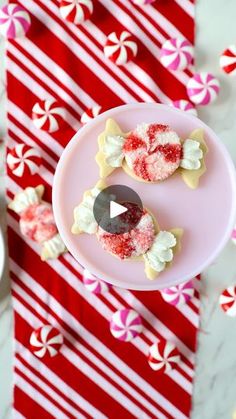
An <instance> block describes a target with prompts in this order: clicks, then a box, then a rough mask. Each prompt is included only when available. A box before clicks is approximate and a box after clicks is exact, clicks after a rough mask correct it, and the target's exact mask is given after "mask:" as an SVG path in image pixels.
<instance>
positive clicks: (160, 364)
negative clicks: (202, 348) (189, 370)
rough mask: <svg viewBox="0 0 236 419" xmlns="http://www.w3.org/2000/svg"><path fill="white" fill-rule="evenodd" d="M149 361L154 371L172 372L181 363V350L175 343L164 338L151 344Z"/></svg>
mask: <svg viewBox="0 0 236 419" xmlns="http://www.w3.org/2000/svg"><path fill="white" fill-rule="evenodd" d="M148 363H149V365H150V367H151V368H152V369H153V370H154V371H158V372H160V373H167V372H170V371H171V370H172V369H174V368H176V367H177V365H178V364H179V363H180V352H179V350H178V349H177V348H176V346H175V345H174V344H173V343H171V342H169V341H166V340H164V339H163V340H161V341H159V342H156V343H154V344H153V345H152V346H150V348H149V354H148Z"/></svg>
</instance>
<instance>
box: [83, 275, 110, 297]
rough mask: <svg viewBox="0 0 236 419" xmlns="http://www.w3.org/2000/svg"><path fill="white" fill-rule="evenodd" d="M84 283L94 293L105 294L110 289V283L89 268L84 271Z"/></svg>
mask: <svg viewBox="0 0 236 419" xmlns="http://www.w3.org/2000/svg"><path fill="white" fill-rule="evenodd" d="M83 283H84V285H85V287H86V289H87V290H88V291H90V292H92V293H93V294H105V293H106V292H108V291H109V289H110V284H108V283H107V282H104V281H102V280H101V279H98V278H96V277H95V276H94V275H92V274H91V273H90V272H89V271H88V270H87V269H84V272H83Z"/></svg>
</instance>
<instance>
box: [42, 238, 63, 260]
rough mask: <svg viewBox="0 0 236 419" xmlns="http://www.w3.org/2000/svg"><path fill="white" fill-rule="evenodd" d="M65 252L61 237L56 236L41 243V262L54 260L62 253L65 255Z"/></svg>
mask: <svg viewBox="0 0 236 419" xmlns="http://www.w3.org/2000/svg"><path fill="white" fill-rule="evenodd" d="M66 250H67V249H66V246H65V245H64V243H63V241H62V238H61V236H60V235H59V234H56V235H55V236H54V237H52V239H50V240H47V241H46V242H44V243H43V249H42V253H41V258H42V260H47V259H56V258H57V257H58V256H60V255H61V254H62V253H65V252H66Z"/></svg>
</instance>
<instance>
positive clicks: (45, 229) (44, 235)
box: [8, 185, 66, 260]
mask: <svg viewBox="0 0 236 419" xmlns="http://www.w3.org/2000/svg"><path fill="white" fill-rule="evenodd" d="M43 193H44V186H43V185H39V186H37V187H36V188H32V187H28V188H26V189H25V190H23V191H22V192H19V193H18V194H16V195H15V197H14V199H13V200H12V201H11V202H10V204H9V205H8V207H9V208H10V209H11V210H13V211H14V212H15V213H17V214H19V216H20V221H19V225H20V231H21V233H22V235H23V236H25V237H27V238H28V239H31V240H33V241H35V242H36V243H39V244H41V245H42V251H41V259H42V260H47V259H55V258H57V257H58V256H60V255H61V254H62V253H64V252H66V247H65V245H64V243H63V241H62V239H61V237H60V235H59V234H58V230H57V227H56V223H55V220H54V216H53V211H52V206H51V204H49V203H47V202H44V201H43V200H42V196H43Z"/></svg>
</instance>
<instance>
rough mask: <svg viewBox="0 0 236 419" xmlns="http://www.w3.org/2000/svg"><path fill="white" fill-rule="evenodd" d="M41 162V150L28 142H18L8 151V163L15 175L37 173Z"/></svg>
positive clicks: (22, 175) (21, 175)
mask: <svg viewBox="0 0 236 419" xmlns="http://www.w3.org/2000/svg"><path fill="white" fill-rule="evenodd" d="M40 164H41V155H40V152H39V151H38V150H37V149H36V148H33V147H30V146H28V145H26V144H17V145H16V146H15V147H14V148H12V149H11V150H9V152H8V153H7V165H8V167H9V169H10V170H11V171H12V173H13V175H15V176H18V177H24V176H28V175H35V174H36V173H38V171H39V166H40Z"/></svg>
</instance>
